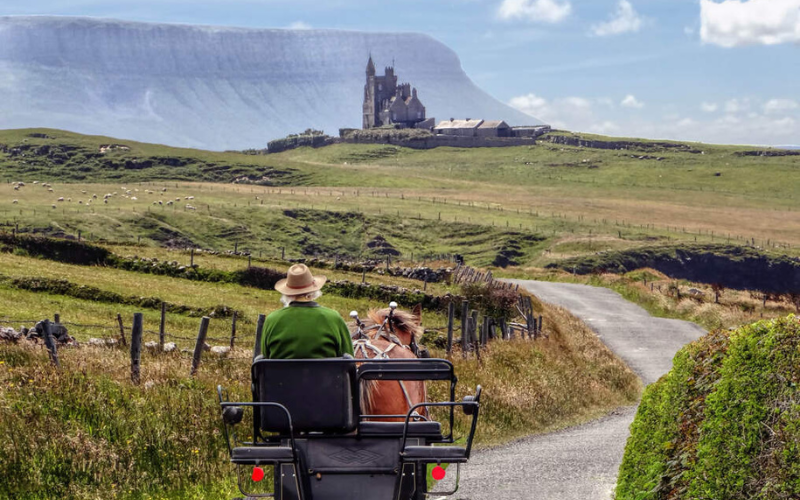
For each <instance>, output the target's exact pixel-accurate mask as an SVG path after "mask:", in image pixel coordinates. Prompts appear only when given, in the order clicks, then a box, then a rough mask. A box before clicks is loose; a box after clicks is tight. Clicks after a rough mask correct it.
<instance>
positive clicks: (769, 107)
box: [764, 99, 800, 114]
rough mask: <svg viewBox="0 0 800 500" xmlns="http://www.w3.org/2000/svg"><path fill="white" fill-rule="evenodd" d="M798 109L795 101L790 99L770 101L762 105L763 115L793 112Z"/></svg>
mask: <svg viewBox="0 0 800 500" xmlns="http://www.w3.org/2000/svg"><path fill="white" fill-rule="evenodd" d="M798 107H800V105H798V104H797V101H793V100H792V99H770V100H769V101H767V103H766V104H764V113H768V114H769V113H784V112H786V111H793V110H795V109H797V108H798Z"/></svg>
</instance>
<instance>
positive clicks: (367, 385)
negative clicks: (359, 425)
mask: <svg viewBox="0 0 800 500" xmlns="http://www.w3.org/2000/svg"><path fill="white" fill-rule="evenodd" d="M377 389H378V381H377V380H362V381H361V387H359V391H361V414H362V415H369V414H370V413H372V409H373V408H375V391H376V390H377Z"/></svg>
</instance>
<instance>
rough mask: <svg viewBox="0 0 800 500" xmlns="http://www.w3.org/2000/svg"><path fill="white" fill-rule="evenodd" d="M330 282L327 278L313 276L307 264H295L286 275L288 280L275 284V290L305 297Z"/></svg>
mask: <svg viewBox="0 0 800 500" xmlns="http://www.w3.org/2000/svg"><path fill="white" fill-rule="evenodd" d="M326 281H328V278H326V277H325V276H312V275H311V270H310V269H309V268H308V267H306V265H305V264H295V265H293V266H292V267H290V268H289V271H288V272H287V273H286V279H282V280H280V281H279V282H277V283H275V290H277V291H279V292H281V293H282V294H284V295H305V294H307V293H311V292H316V291H317V290H319V289H320V288H322V286H323V285H324V284H325V282H326Z"/></svg>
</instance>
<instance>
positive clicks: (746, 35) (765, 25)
mask: <svg viewBox="0 0 800 500" xmlns="http://www.w3.org/2000/svg"><path fill="white" fill-rule="evenodd" d="M700 38H701V39H702V40H703V42H705V43H710V44H714V45H719V46H721V47H738V46H742V45H776V44H780V43H791V42H800V0H748V1H744V2H743V1H740V0H724V1H723V2H720V3H717V2H715V1H712V0H700Z"/></svg>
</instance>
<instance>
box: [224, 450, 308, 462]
mask: <svg viewBox="0 0 800 500" xmlns="http://www.w3.org/2000/svg"><path fill="white" fill-rule="evenodd" d="M231 462H233V463H235V464H238V465H261V464H275V463H292V462H294V453H293V452H292V449H291V448H289V447H287V446H242V447H239V448H234V449H233V450H232V451H231Z"/></svg>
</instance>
